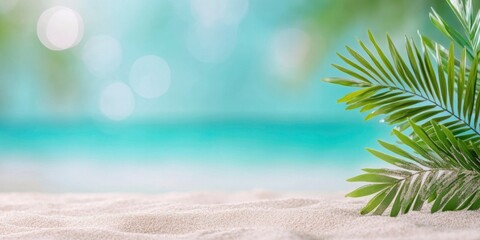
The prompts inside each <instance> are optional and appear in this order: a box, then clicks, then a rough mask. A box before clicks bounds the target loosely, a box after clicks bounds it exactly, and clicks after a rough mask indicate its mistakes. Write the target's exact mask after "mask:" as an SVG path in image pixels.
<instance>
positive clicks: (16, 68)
mask: <svg viewBox="0 0 480 240" xmlns="http://www.w3.org/2000/svg"><path fill="white" fill-rule="evenodd" d="M432 6H433V7H435V8H436V9H437V10H438V11H439V12H440V13H444V12H447V11H448V10H447V6H446V4H445V3H444V2H443V1H438V0H425V1H411V0H391V1H385V0H361V1H359V0H288V1H287V0H285V1H279V0H136V1H123V0H122V1H119V0H101V1H97V0H82V1H80V0H64V1H61V0H38V1H27V0H1V1H0V191H45V192H76V191H91V192H98V191H138V192H164V191H201V190H219V191H230V190H231V191H234V190H248V189H269V190H275V191H345V190H348V189H350V188H351V187H352V186H350V185H349V184H347V183H346V182H345V180H344V179H346V178H347V177H350V176H352V175H353V174H356V173H357V172H358V171H359V168H360V167H369V166H376V165H378V164H381V163H379V162H378V161H377V160H375V159H373V157H370V156H369V155H368V154H367V153H366V151H364V148H365V147H367V146H369V147H375V146H377V144H376V139H377V138H382V139H391V136H390V134H389V128H388V126H384V125H382V124H380V123H379V119H377V120H374V121H370V122H364V121H363V120H362V115H361V114H359V113H357V112H347V111H344V106H343V105H339V104H336V100H337V99H338V98H340V97H341V96H342V95H343V94H345V93H347V92H348V91H349V90H350V89H344V88H341V87H338V86H331V85H328V84H325V83H322V82H320V79H321V78H323V77H328V76H341V75H342V74H340V73H339V72H338V71H335V70H334V69H333V68H332V67H331V66H330V64H331V63H340V61H339V59H338V58H337V57H336V55H335V53H336V52H341V53H345V52H346V51H345V50H344V45H350V46H353V47H354V49H359V47H358V45H357V43H356V39H362V40H365V39H367V30H368V29H370V30H372V31H373V32H374V34H375V35H377V37H378V38H379V39H382V40H383V39H384V36H385V33H386V32H389V33H390V34H391V35H392V36H393V38H394V39H395V40H396V41H397V42H398V43H399V44H401V43H402V38H403V37H404V35H409V36H412V37H416V34H417V30H418V29H419V30H420V31H422V32H423V33H425V34H429V35H431V36H432V37H437V38H438V37H439V36H440V34H439V33H438V32H436V31H435V30H434V29H433V27H432V26H431V25H430V23H429V20H428V12H429V9H430V7H432Z"/></svg>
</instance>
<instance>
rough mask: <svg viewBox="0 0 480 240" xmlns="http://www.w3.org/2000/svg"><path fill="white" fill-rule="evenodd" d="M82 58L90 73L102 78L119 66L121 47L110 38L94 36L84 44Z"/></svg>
mask: <svg viewBox="0 0 480 240" xmlns="http://www.w3.org/2000/svg"><path fill="white" fill-rule="evenodd" d="M82 57H83V61H84V63H85V65H86V66H87V68H88V70H89V71H90V72H91V73H93V74H95V75H96V76H99V77H104V76H106V75H108V74H111V73H113V72H114V71H115V70H117V68H118V67H119V66H120V63H121V62H122V46H121V45H120V43H119V42H118V41H117V40H116V39H115V38H113V37H111V36H108V35H98V36H94V37H91V38H89V39H88V41H87V43H85V46H84V47H83V53H82Z"/></svg>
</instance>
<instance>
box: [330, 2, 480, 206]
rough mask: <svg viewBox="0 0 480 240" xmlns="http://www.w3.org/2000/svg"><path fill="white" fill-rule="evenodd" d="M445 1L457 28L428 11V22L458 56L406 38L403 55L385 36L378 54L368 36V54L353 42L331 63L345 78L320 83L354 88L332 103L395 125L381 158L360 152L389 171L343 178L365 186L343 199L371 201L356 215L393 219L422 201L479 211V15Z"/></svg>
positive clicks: (470, 8)
mask: <svg viewBox="0 0 480 240" xmlns="http://www.w3.org/2000/svg"><path fill="white" fill-rule="evenodd" d="M447 1H448V3H449V5H450V7H451V8H452V10H453V12H454V14H455V15H456V16H457V19H458V20H459V22H460V24H461V26H462V29H461V30H460V31H458V30H457V29H455V28H453V27H452V25H451V24H449V23H447V22H445V21H444V20H443V18H442V17H441V16H440V15H439V14H437V13H436V12H435V11H434V10H432V13H431V14H430V19H431V20H432V22H433V24H434V25H435V26H436V27H437V28H438V29H440V31H442V32H443V33H444V34H445V35H446V36H447V37H448V38H450V39H451V40H452V41H454V42H456V43H457V44H458V45H460V46H461V47H462V48H463V49H462V51H461V53H460V54H458V55H459V57H456V53H455V47H454V43H451V44H450V47H449V48H446V47H444V46H442V45H440V44H438V43H437V42H435V41H433V40H431V39H429V38H427V37H425V36H422V35H420V37H421V43H422V47H421V50H420V49H419V48H418V47H417V46H416V44H415V42H414V41H413V40H411V39H408V38H407V39H406V41H405V45H406V48H405V51H406V54H405V55H406V56H405V57H404V56H402V55H401V53H400V51H399V50H398V49H397V47H396V46H395V45H394V44H393V41H392V40H391V39H390V37H388V36H387V42H388V51H384V50H383V49H382V48H381V47H380V46H379V45H378V43H377V41H376V40H375V38H374V37H373V35H372V34H371V33H370V32H369V39H370V42H371V44H372V47H371V48H369V47H367V45H366V44H365V43H364V42H362V41H359V44H360V47H361V48H362V52H361V53H359V52H357V51H355V50H353V49H351V48H349V47H347V51H348V53H349V55H350V56H349V57H346V56H343V55H341V54H339V57H340V58H341V59H342V60H343V61H344V62H345V63H346V65H347V66H339V65H334V66H335V67H336V68H337V69H339V70H340V71H342V72H343V73H346V74H347V75H349V76H350V77H349V78H328V79H325V81H326V82H330V83H335V84H340V85H343V86H349V87H355V88H359V89H357V90H356V91H354V92H352V93H350V94H347V95H346V96H344V97H343V98H341V99H340V100H339V102H343V103H346V105H347V109H348V110H351V109H360V111H361V112H368V115H367V116H366V119H367V120H368V119H371V118H374V117H376V116H380V115H382V116H383V117H384V119H383V121H384V122H387V123H389V124H393V125H396V127H395V129H394V130H393V134H394V135H395V136H396V137H397V138H398V142H399V143H400V146H397V145H395V144H390V143H387V142H383V141H379V143H380V145H382V147H383V148H384V149H385V150H386V152H382V151H377V150H373V149H369V150H368V151H369V152H370V153H371V154H372V155H374V156H375V157H377V158H379V159H381V160H383V161H385V162H387V163H389V164H390V165H393V166H395V167H396V168H395V169H371V168H367V169H363V171H364V172H365V173H364V174H362V175H359V176H357V177H354V178H351V179H349V181H351V182H366V183H368V184H367V185H365V186H363V187H361V188H359V189H357V190H354V191H352V192H351V193H349V194H347V196H349V197H364V196H369V195H374V196H373V197H372V199H371V200H370V201H369V202H368V203H367V204H366V206H365V207H364V208H363V209H362V211H361V213H362V214H368V213H372V214H374V215H381V214H383V213H384V212H385V211H387V210H389V211H390V215H391V216H397V215H399V214H404V213H407V212H409V211H412V210H413V211H418V210H421V209H422V207H423V205H424V204H425V203H426V202H429V203H431V211H432V212H437V211H454V210H463V209H469V210H477V209H480V146H479V145H480V122H479V121H480V82H479V81H477V80H478V79H480V71H479V70H478V68H479V55H480V13H478V12H477V13H476V14H474V9H473V3H472V1H471V0H447ZM406 129H411V132H410V134H408V135H406V134H405V133H404V131H405V130H406Z"/></svg>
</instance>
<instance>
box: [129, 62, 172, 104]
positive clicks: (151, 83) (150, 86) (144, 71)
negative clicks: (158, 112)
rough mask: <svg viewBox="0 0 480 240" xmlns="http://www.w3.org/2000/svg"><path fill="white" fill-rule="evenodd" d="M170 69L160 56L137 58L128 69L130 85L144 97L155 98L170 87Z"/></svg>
mask: <svg viewBox="0 0 480 240" xmlns="http://www.w3.org/2000/svg"><path fill="white" fill-rule="evenodd" d="M170 78H171V71H170V66H169V65H168V63H167V62H166V61H165V60H164V59H163V58H161V57H158V56H155V55H147V56H143V57H140V58H139V59H137V60H136V61H135V62H134V63H133V65H132V69H131V70H130V86H132V88H133V90H134V91H135V92H136V93H137V94H138V95H140V96H142V97H144V98H157V97H160V96H162V95H163V94H165V93H166V92H167V90H168V89H169V88H170V81H171V79H170Z"/></svg>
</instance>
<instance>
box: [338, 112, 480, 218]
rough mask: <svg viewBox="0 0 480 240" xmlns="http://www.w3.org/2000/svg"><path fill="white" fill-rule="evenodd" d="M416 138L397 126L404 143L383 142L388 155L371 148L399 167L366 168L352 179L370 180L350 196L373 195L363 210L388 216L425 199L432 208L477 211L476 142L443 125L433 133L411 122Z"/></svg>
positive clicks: (479, 159)
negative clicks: (410, 136)
mask: <svg viewBox="0 0 480 240" xmlns="http://www.w3.org/2000/svg"><path fill="white" fill-rule="evenodd" d="M409 124H411V127H412V129H413V131H414V132H415V134H416V135H417V136H419V138H418V140H417V141H415V140H412V139H411V138H409V137H408V136H406V135H404V134H403V133H401V132H399V131H396V130H394V134H395V135H396V137H397V138H398V140H399V141H400V142H401V143H403V146H405V147H407V148H408V149H407V150H405V149H404V148H400V147H398V146H396V145H393V144H390V143H386V142H383V141H379V143H380V144H381V145H382V146H383V147H384V148H385V149H386V150H388V153H383V152H379V151H376V150H372V149H369V151H370V152H371V153H372V154H373V155H374V156H376V157H378V158H380V159H382V160H384V161H385V162H387V163H389V164H391V165H394V166H396V167H397V169H363V171H364V172H365V174H362V175H359V176H357V177H353V178H351V179H349V180H348V181H350V182H367V183H369V184H368V185H365V186H363V187H360V188H358V189H356V190H354V191H352V192H351V193H349V194H347V196H348V197H364V196H368V195H373V194H374V197H373V198H372V199H371V200H370V201H369V202H368V203H367V205H366V206H365V207H364V208H363V209H362V211H361V213H362V214H368V213H372V214H374V215H381V214H383V213H384V212H385V211H386V210H387V209H388V208H389V209H390V216H397V215H399V214H405V213H408V212H409V211H412V210H413V211H419V210H421V209H422V206H423V205H424V204H425V202H430V203H432V205H431V211H432V212H437V211H453V210H463V209H469V210H476V209H479V208H480V149H479V148H478V146H476V145H475V144H473V143H472V142H466V141H463V140H461V139H459V138H456V137H455V136H454V134H453V133H452V132H451V131H450V130H449V129H448V128H447V127H445V126H443V125H440V124H438V123H435V122H431V125H432V128H433V129H434V132H433V133H431V134H429V133H427V132H426V131H425V130H424V129H422V127H421V126H419V125H416V124H415V123H414V122H413V121H410V122H409Z"/></svg>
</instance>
